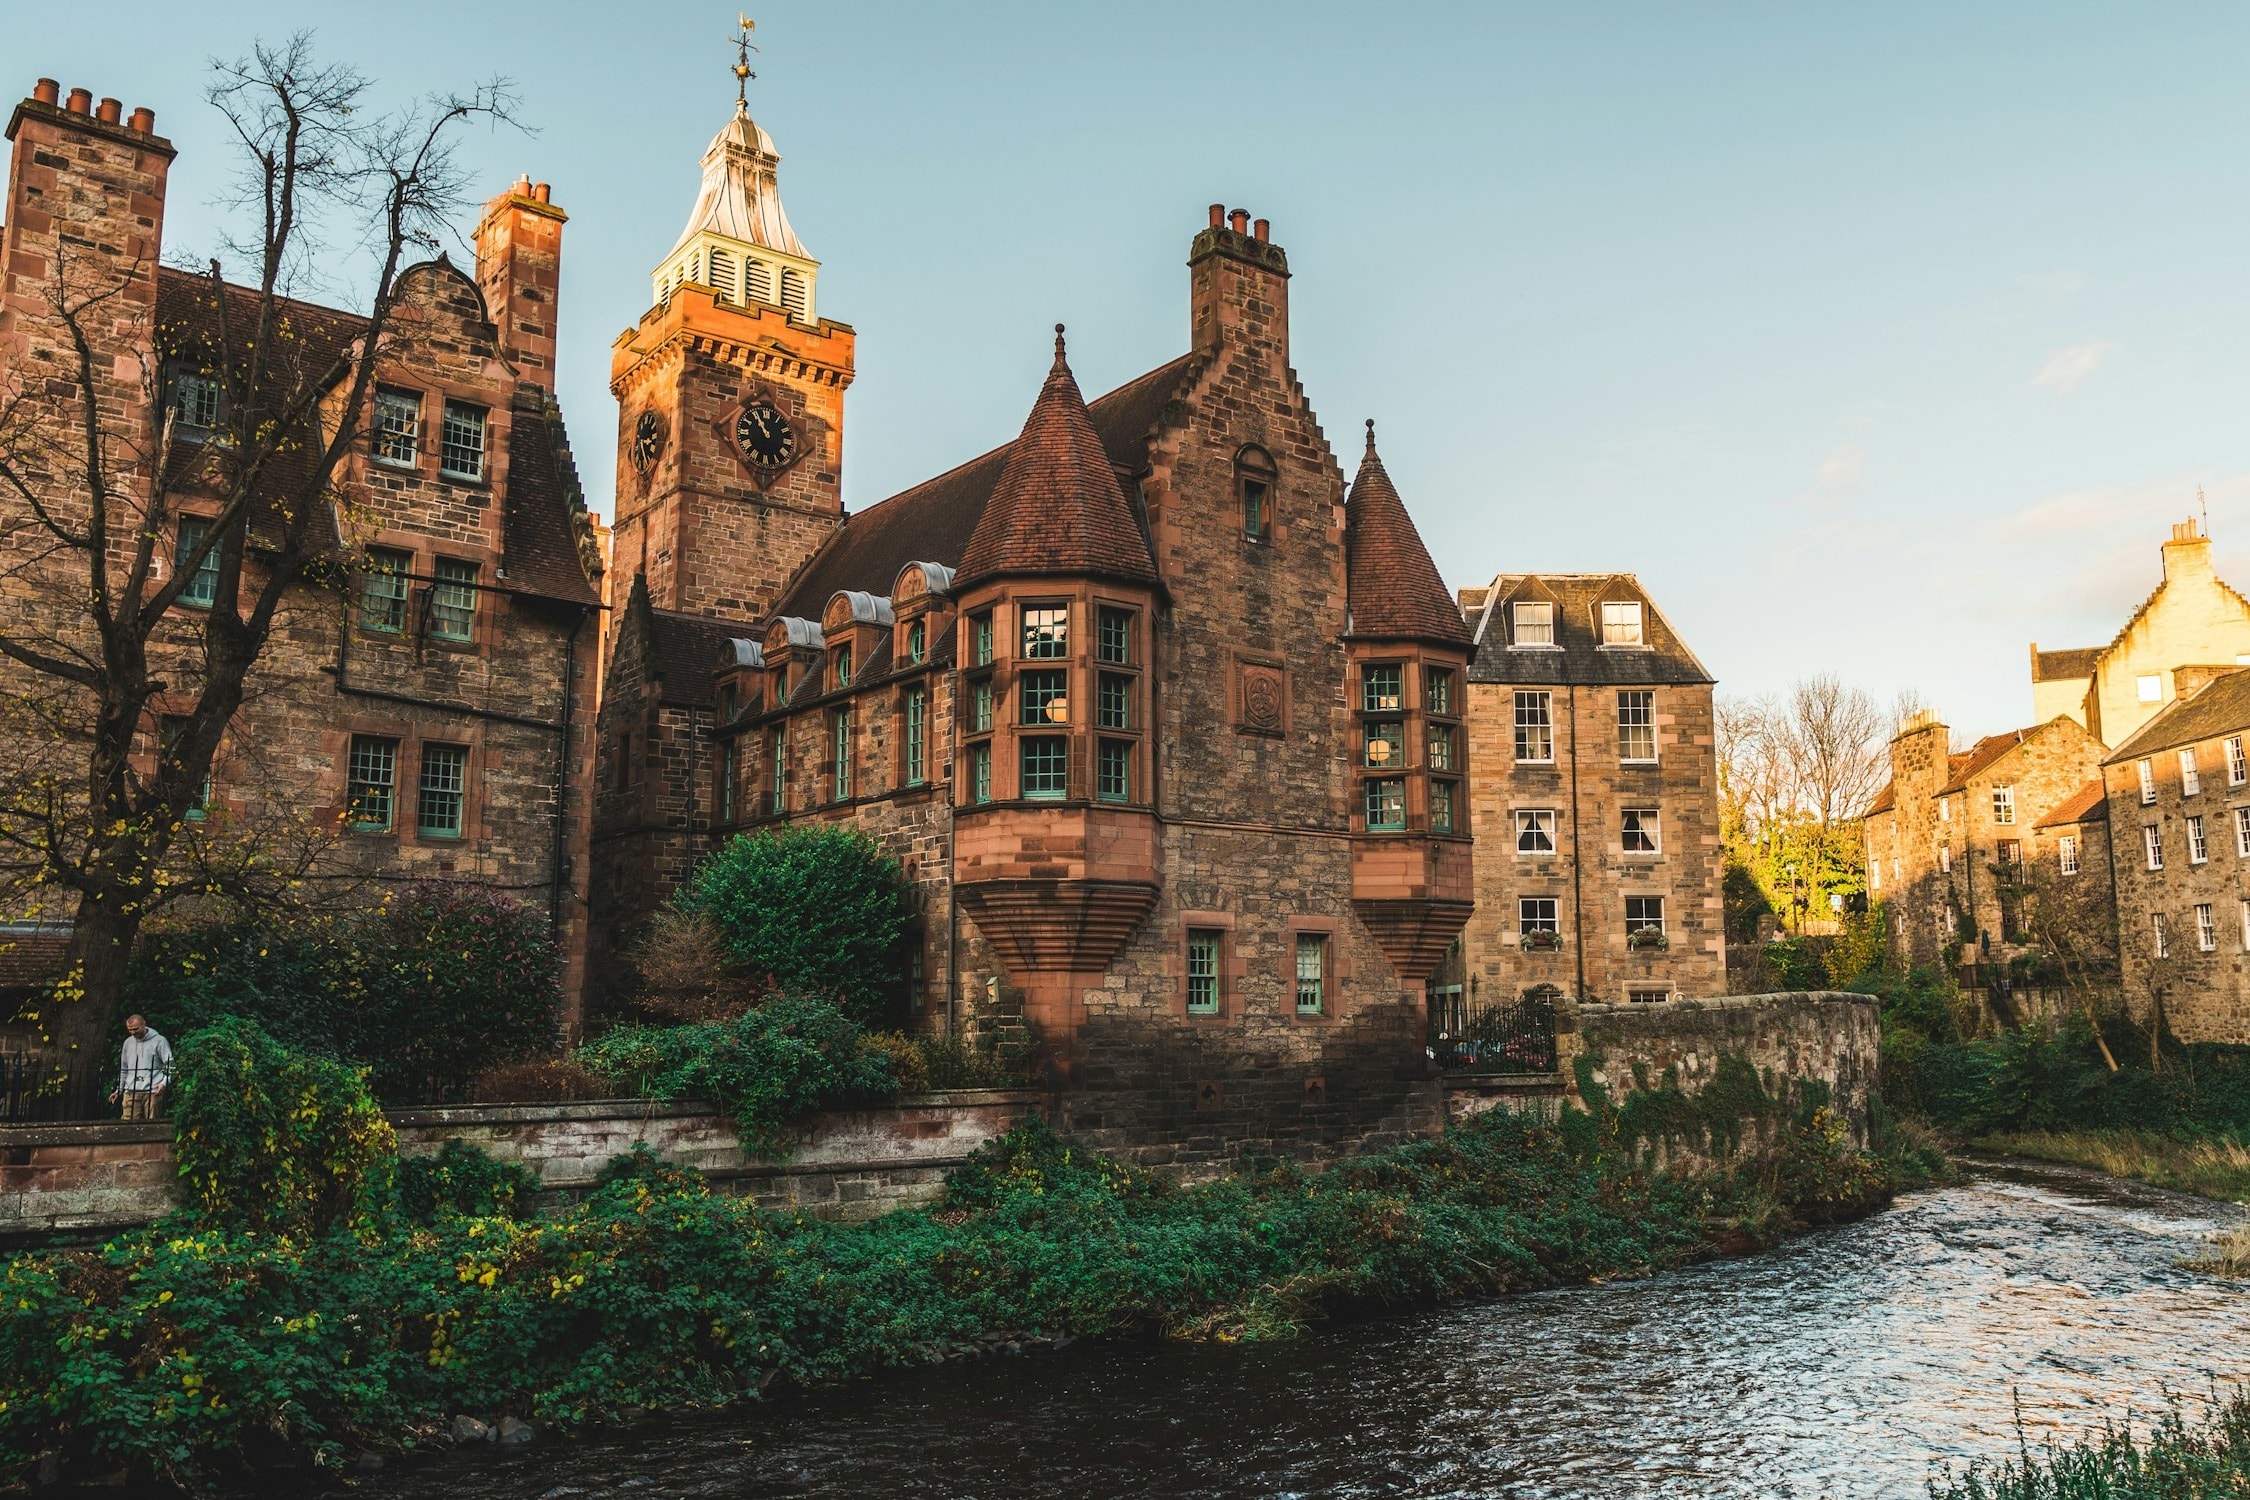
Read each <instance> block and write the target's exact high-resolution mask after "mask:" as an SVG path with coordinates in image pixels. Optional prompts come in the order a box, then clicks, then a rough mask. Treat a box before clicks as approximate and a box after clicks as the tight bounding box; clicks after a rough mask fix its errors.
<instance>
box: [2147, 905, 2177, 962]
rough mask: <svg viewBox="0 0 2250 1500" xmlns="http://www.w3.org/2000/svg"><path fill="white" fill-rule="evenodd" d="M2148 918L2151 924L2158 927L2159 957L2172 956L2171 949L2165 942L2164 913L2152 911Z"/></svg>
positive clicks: (2157, 953)
mask: <svg viewBox="0 0 2250 1500" xmlns="http://www.w3.org/2000/svg"><path fill="white" fill-rule="evenodd" d="M2148 920H2149V925H2150V926H2152V927H2154V928H2155V929H2156V956H2157V957H2158V958H2168V957H2170V956H2171V950H2170V949H2168V948H2167V947H2166V946H2165V944H2164V913H2162V912H2160V911H2157V912H2150V913H2149V918H2148Z"/></svg>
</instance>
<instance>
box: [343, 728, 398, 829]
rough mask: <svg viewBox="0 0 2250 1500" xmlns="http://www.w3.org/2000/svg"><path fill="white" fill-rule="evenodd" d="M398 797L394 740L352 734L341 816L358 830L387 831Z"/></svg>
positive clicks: (396, 755)
mask: <svg viewBox="0 0 2250 1500" xmlns="http://www.w3.org/2000/svg"><path fill="white" fill-rule="evenodd" d="M397 796H398V741H397V740H391V739H382V738H379V737H378V736H375V735H371V734H355V735H353V736H352V748H351V764H350V767H349V770H348V773H347V778H346V781H345V802H344V819H345V821H346V822H347V823H349V824H350V825H351V826H352V827H353V828H354V829H356V830H358V831H359V832H361V833H389V832H390V831H391V819H392V817H393V815H394V813H393V809H394V808H395V807H396V805H397Z"/></svg>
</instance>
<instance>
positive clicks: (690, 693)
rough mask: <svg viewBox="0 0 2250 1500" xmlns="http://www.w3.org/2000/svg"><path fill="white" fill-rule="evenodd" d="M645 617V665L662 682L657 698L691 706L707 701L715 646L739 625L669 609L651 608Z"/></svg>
mask: <svg viewBox="0 0 2250 1500" xmlns="http://www.w3.org/2000/svg"><path fill="white" fill-rule="evenodd" d="M648 618H649V642H648V654H649V666H650V668H651V670H652V671H654V672H655V674H656V676H657V678H658V680H659V681H661V682H662V683H663V684H664V689H663V692H662V693H661V694H660V695H659V698H658V701H659V702H662V703H666V704H671V705H674V706H678V707H692V708H700V707H703V706H705V705H707V704H709V703H710V702H711V695H712V691H713V684H714V679H715V678H716V677H717V676H718V667H719V648H720V646H721V645H723V644H724V643H725V642H727V641H728V640H730V639H732V638H733V637H734V636H735V635H736V634H738V633H739V632H740V631H741V630H742V627H741V626H740V625H739V624H736V623H735V622H733V621H729V620H707V619H705V618H704V617H703V616H701V615H683V614H679V613H677V612H675V611H673V610H669V609H653V608H652V609H650V610H649V612H648Z"/></svg>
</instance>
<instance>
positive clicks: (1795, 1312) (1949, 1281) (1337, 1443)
mask: <svg viewBox="0 0 2250 1500" xmlns="http://www.w3.org/2000/svg"><path fill="white" fill-rule="evenodd" d="M2231 1215H2232V1211H2230V1210H2228V1209H2226V1208H2225V1207H2223V1206H2222V1205H2216V1204H2212V1203H2208V1202H2206V1201H2204V1200H2202V1199H2198V1198H2188V1197H2182V1196H2179V1195H2176V1194H2171V1193H2165V1192H2160V1191H2158V1190H2156V1189H2153V1188H2146V1187H2141V1186H2139V1185H2137V1184H2133V1183H2126V1182H2119V1181H2117V1180H2115V1179H2111V1178H2106V1177H2101V1176H2098V1175H2095V1174H2092V1173H2086V1172H2079V1171H2075V1170H2072V1169H2069V1168H2061V1167H2046V1166H2032V1165H2027V1164H2023V1163H1995V1164H1988V1165H1986V1166H1984V1167H1981V1168H1979V1169H1978V1172H1977V1175H1976V1176H1975V1177H1974V1178H1972V1180H1970V1181H1968V1182H1967V1183H1964V1184H1962V1185H1960V1186H1956V1187H1949V1188H1944V1189H1939V1190H1935V1191H1931V1192H1925V1193H1918V1194H1912V1195H1909V1196H1907V1197H1904V1198H1901V1199H1900V1200H1899V1202H1898V1204H1897V1205H1896V1206H1895V1207H1893V1208H1892V1209H1890V1210H1889V1211H1888V1212H1885V1213H1882V1214H1878V1215H1876V1216H1875V1217H1874V1218H1872V1219H1868V1220H1865V1221H1863V1222H1861V1223H1858V1224H1852V1225H1846V1226H1843V1227H1841V1228H1837V1229H1833V1230H1827V1231H1823V1232H1821V1233H1818V1234H1814V1235H1810V1236H1807V1237H1805V1238H1803V1239H1799V1240H1795V1241H1792V1242H1791V1243H1790V1244H1788V1245H1785V1246H1783V1247H1782V1248H1781V1249H1779V1250H1776V1251H1773V1252H1772V1253H1770V1254H1765V1255H1756V1256H1748V1257H1744V1258H1741V1259H1737V1260H1729V1261H1721V1262H1716V1263H1712V1264H1707V1265H1700V1266H1693V1267H1689V1268H1687V1269H1684V1270H1679V1271H1674V1272H1668V1273H1666V1274H1663V1275H1660V1276H1652V1277H1649V1278H1646V1279H1643V1280H1638V1281H1627V1282H1614V1283H1610V1284H1607V1285H1602V1286H1594V1287H1580V1288H1573V1289H1570V1290H1565V1291H1557V1292H1550V1293H1543V1294H1539V1295H1534V1296H1525V1297H1516V1298H1512V1299H1509V1300H1507V1301H1502V1302H1492V1303H1481V1304H1476V1305H1470V1306H1459V1307H1451V1308H1447V1309H1444V1310H1442V1311H1438V1312H1431V1313H1424V1314H1418V1315H1415V1316H1411V1317H1404V1318H1397V1319H1390V1320H1384V1321H1377V1322H1364V1323H1355V1324H1351V1325H1347V1326H1340V1327H1331V1328H1327V1329H1324V1330H1322V1331H1320V1332H1317V1333H1314V1334H1312V1335H1310V1336H1308V1337H1305V1338H1300V1339H1296V1340H1291V1341H1288V1342H1282V1343H1269V1344H1260V1345H1250V1346H1209V1345H1186V1346H1183V1345H1131V1346H1114V1345H1112V1346H1093V1345H1084V1344H1081V1345H1078V1346H1076V1347H1074V1348H1071V1349H1067V1350H1064V1351H1062V1352H1061V1353H1057V1354H1040V1355H1032V1356H1025V1357H1021V1358H1006V1357H1002V1358H996V1359H991V1360H986V1361H981V1362H976V1363H971V1364H968V1365H959V1364H956V1365H949V1366H944V1367H940V1368H935V1369H931V1370H927V1371H922V1372H917V1373H913V1374H906V1375H900V1376H892V1377H887V1378H884V1379H881V1380H878V1381H874V1382H870V1383H868V1384H864V1385H859V1386H854V1387H851V1388H848V1389H842V1390H836V1391H826V1392H821V1393H818V1394H815V1395H812V1396H810V1397H802V1398H797V1399H790V1400H783V1401H777V1402H773V1403H770V1404H768V1405H765V1406H763V1407H759V1408H755V1409H752V1410H749V1411H746V1412H740V1413H729V1414H727V1415H724V1416H722V1417H715V1418H705V1419H700V1420H697V1421H693V1422H686V1423H677V1424H660V1425H652V1426H649V1427H645V1428H637V1429H634V1430H633V1431H632V1432H631V1433H628V1434H625V1435H622V1436H615V1437H609V1438H604V1439H599V1440H594V1441H570V1440H556V1439H547V1440H542V1441H541V1442H539V1443H537V1444H534V1445H533V1446H531V1447H529V1448H527V1449H524V1450H522V1451H520V1452H519V1453H516V1454H512V1455H494V1456H489V1457H488V1456H485V1455H482V1454H478V1455H453V1456H449V1457H447V1458H444V1459H440V1460H437V1461H435V1462H432V1463H429V1464H427V1465H423V1466H419V1467H416V1468H412V1469H408V1470H402V1471H396V1472H393V1473H390V1474H386V1475H383V1476H379V1477H377V1478H375V1479H374V1480H373V1481H372V1482H370V1483H366V1484H363V1485H361V1486H360V1487H358V1493H360V1494H363V1495H371V1496H380V1497H387V1500H470V1497H476V1500H565V1497H579V1496H587V1497H592V1496H607V1495H645V1496H652V1497H653V1496H664V1497H671V1496H680V1497H687V1496H697V1497H702V1496H711V1497H717V1496H729V1497H732V1496H753V1495H755V1496H768V1495H771V1496H792V1497H794V1496H861V1495H869V1496H876V1495H879V1496H901V1497H905V1496H917V1497H918V1496H948V1497H951V1496H978V1497H1003V1496H1057V1497H1062V1496H1069V1497H1073V1500H1078V1497H1096V1496H1112V1495H1119V1496H1122V1495H1136V1496H1138V1495H1146V1496H1236V1495H1245V1496H1247V1495H1260V1496H1264V1495H1275V1496H1300V1495H1301V1496H1363V1495H1364V1496H1373V1495H1414V1496H1511V1497H1514V1496H1521V1497H1572V1500H1577V1497H1587V1496H1601V1497H1605V1500H1606V1497H1628V1496H1635V1497H1637V1496H1665V1497H1670V1496H1682V1497H1687V1496H1696V1497H1704V1496H1730V1497H1731V1496H1758V1497H1774V1500H1816V1497H1828V1500H1846V1497H1853V1500H1859V1497H1892V1496H1899V1497H1911V1496H1920V1495H1923V1494H1924V1493H1925V1485H1926V1482H1927V1480H1928V1478H1929V1477H1930V1475H1931V1474H1932V1473H1933V1472H1935V1468H1934V1466H1935V1465H1940V1464H1944V1463H1948V1462H1950V1463H1952V1464H1953V1465H1955V1466H1956V1467H1958V1466H1959V1465H1961V1464H1962V1463H1964V1462H1966V1461H1967V1460H1969V1459H1971V1458H1976V1457H1984V1458H1996V1457H2001V1456H2004V1455H2006V1454H2009V1453H2011V1452H2013V1451H2014V1449H2015V1444H2016V1441H2017V1438H2016V1423H2017V1420H2018V1414H2019V1412H2020V1417H2021V1421H2022V1424H2023V1428H2024V1430H2025V1431H2026V1433H2027V1434H2028V1435H2029V1438H2030V1441H2031V1443H2032V1445H2033V1446H2034V1447H2037V1446H2039V1445H2040V1443H2042V1442H2043V1441H2044V1440H2046V1439H2047V1438H2048V1437H2049V1436H2051V1435H2075V1434H2082V1433H2088V1432H2092V1431H2097V1430H2098V1429H2099V1427H2100V1424H2101V1421H2102V1419H2103V1418H2104V1417H2105V1416H2108V1415H2112V1414H2115V1413H2120V1412H2123V1411H2125V1410H2126V1409H2128V1408H2131V1409H2133V1410H2136V1411H2138V1412H2139V1413H2141V1414H2143V1415H2146V1414H2147V1413H2148V1412H2149V1411H2150V1410H2152V1409H2153V1408H2154V1407H2155V1405H2156V1403H2157V1401H2158V1399H2159V1398H2158V1394H2157V1393H2158V1391H2159V1390H2160V1388H2164V1387H2169V1388H2171V1389H2173V1390H2175V1391H2178V1392H2180V1393H2182V1394H2184V1395H2186V1396H2188V1397H2190V1398H2199V1397H2200V1396H2202V1395H2203V1394H2205V1393H2206V1392H2208V1391H2209V1390H2210V1389H2211V1387H2212V1385H2213V1383H2214V1381H2216V1382H2221V1383H2225V1382H2230V1381H2234V1380H2242V1379H2250V1336H2246V1335H2250V1288H2245V1287H2242V1286H2238V1285H2235V1284H2231V1283H2227V1282H2221V1281H2215V1280H2212V1279H2209V1278H2206V1277H2202V1276H2197V1275H2194V1274H2191V1273H2189V1272H2185V1271H2182V1270H2180V1269H2178V1267H2177V1266H2176V1265H2175V1262H2176V1261H2177V1260H2179V1259H2180V1258H2181V1257H2182V1256H2186V1255H2192V1254H2193V1253H2195V1251H2196V1249H2197V1248H2198V1246H2199V1244H2200V1242H2201V1240H2202V1239H2203V1237H2204V1236H2205V1235H2207V1234H2208V1233H2209V1232H2210V1231H2212V1230H2213V1229H2214V1228H2217V1227H2219V1226H2220V1225H2221V1224H2222V1223H2223V1222H2227V1221H2229V1219H2230V1218H2231Z"/></svg>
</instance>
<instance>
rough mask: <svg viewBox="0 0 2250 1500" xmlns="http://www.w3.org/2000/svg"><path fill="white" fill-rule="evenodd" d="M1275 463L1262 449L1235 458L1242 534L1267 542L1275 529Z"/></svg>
mask: <svg viewBox="0 0 2250 1500" xmlns="http://www.w3.org/2000/svg"><path fill="white" fill-rule="evenodd" d="M1273 481H1274V466H1273V460H1272V459H1271V458H1269V457H1268V456H1267V455H1266V450H1265V449H1263V448H1258V447H1249V448H1245V449H1243V450H1242V451H1241V452H1240V453H1238V454H1236V455H1235V459H1234V484H1235V493H1236V494H1237V495H1238V496H1239V497H1240V499H1241V502H1242V534H1243V535H1244V536H1246V537H1248V538H1249V539H1250V540H1252V541H1254V542H1256V541H1263V540H1264V539H1265V538H1266V537H1267V536H1268V535H1269V534H1271V532H1272V530H1273V513H1272V512H1273Z"/></svg>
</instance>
